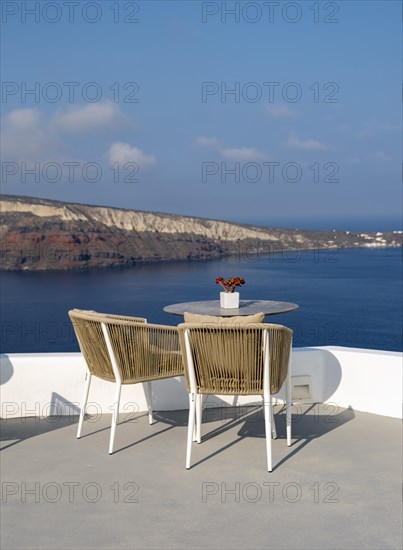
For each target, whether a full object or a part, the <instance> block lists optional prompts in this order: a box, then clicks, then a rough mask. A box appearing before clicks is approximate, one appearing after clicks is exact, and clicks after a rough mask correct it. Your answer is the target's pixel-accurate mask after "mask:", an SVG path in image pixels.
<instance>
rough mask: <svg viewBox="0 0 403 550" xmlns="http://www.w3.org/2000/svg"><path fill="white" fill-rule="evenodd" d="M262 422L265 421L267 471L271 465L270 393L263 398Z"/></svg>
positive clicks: (270, 469) (270, 468) (269, 470)
mask: <svg viewBox="0 0 403 550" xmlns="http://www.w3.org/2000/svg"><path fill="white" fill-rule="evenodd" d="M263 408H264V423H265V432H266V453H267V471H268V472H271V471H272V469H273V467H272V452H271V434H272V426H271V417H272V413H271V408H272V402H271V395H270V394H269V395H266V396H265V398H264V405H263Z"/></svg>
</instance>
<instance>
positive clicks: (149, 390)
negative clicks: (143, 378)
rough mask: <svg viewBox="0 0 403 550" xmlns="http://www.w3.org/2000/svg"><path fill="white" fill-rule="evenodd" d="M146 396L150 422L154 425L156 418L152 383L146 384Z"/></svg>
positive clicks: (144, 384)
mask: <svg viewBox="0 0 403 550" xmlns="http://www.w3.org/2000/svg"><path fill="white" fill-rule="evenodd" d="M143 387H144V394H145V396H146V401H147V408H148V422H149V423H150V424H153V422H154V418H153V391H152V386H151V382H144V383H143Z"/></svg>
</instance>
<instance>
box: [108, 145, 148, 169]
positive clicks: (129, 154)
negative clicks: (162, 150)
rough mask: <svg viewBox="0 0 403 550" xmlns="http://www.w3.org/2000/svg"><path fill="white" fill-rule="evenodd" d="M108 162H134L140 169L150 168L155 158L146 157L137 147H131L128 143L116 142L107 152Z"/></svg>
mask: <svg viewBox="0 0 403 550" xmlns="http://www.w3.org/2000/svg"><path fill="white" fill-rule="evenodd" d="M108 156H109V161H110V162H118V163H119V164H125V163H126V162H135V163H136V164H137V165H138V166H139V167H140V168H146V167H147V166H152V165H153V164H154V163H155V161H156V158H155V156H154V155H147V154H146V153H144V152H143V151H142V150H141V149H139V148H138V147H131V146H130V145H129V144H128V143H123V142H121V141H117V142H115V143H112V145H111V146H110V147H109V150H108Z"/></svg>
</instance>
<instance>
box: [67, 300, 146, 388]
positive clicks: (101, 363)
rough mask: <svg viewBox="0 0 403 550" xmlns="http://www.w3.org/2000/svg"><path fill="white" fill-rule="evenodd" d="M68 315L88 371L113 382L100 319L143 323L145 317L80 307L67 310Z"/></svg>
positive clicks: (112, 373) (111, 368)
mask: <svg viewBox="0 0 403 550" xmlns="http://www.w3.org/2000/svg"><path fill="white" fill-rule="evenodd" d="M69 317H70V319H71V322H72V324H73V328H74V332H75V334H76V337H77V340H78V344H79V346H80V350H81V353H82V354H83V357H84V359H85V361H86V363H87V366H88V369H89V371H90V373H91V374H93V375H94V376H97V377H98V378H102V379H103V380H109V381H111V382H114V381H115V380H116V377H115V374H114V371H113V366H112V362H111V359H110V356H109V353H108V348H107V345H106V341H105V336H104V333H103V331H102V322H101V319H110V320H122V319H125V320H126V321H127V320H130V321H131V322H136V323H145V319H143V318H141V317H127V316H122V315H113V314H109V313H106V314H104V313H97V312H96V311H86V310H80V309H73V310H71V311H69Z"/></svg>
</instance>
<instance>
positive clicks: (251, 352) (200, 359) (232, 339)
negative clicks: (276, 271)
mask: <svg viewBox="0 0 403 550" xmlns="http://www.w3.org/2000/svg"><path fill="white" fill-rule="evenodd" d="M178 330H179V338H180V344H181V349H182V354H183V357H184V363H185V376H186V384H187V389H188V391H192V385H194V384H195V385H196V387H197V389H198V391H199V392H200V393H209V394H218V395H220V394H221V395H259V394H263V388H264V358H265V357H264V352H265V345H264V342H265V341H267V342H268V344H267V346H268V358H269V369H270V371H269V375H270V392H271V393H272V394H275V393H278V391H279V390H280V388H281V386H282V385H283V382H284V380H285V379H286V377H287V372H288V364H289V358H290V353H291V346H292V334H293V333H292V330H290V329H289V328H287V327H284V326H282V325H274V324H264V323H253V324H249V325H245V326H234V325H225V324H222V323H217V324H214V323H210V322H209V323H204V324H190V323H189V324H188V323H183V324H180V325H179V326H178ZM265 339H266V340H265Z"/></svg>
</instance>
